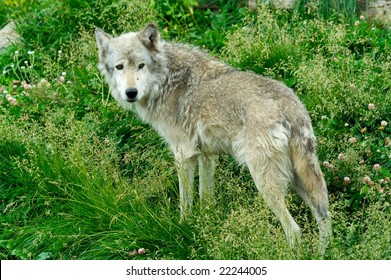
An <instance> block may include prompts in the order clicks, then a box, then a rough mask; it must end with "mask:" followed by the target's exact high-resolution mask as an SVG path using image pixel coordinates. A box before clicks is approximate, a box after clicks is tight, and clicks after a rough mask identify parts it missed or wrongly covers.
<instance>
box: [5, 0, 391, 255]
mask: <svg viewBox="0 0 391 280" xmlns="http://www.w3.org/2000/svg"><path fill="white" fill-rule="evenodd" d="M136 2H137V3H138V2H139V1H130V2H129V6H126V7H123V6H122V5H124V3H125V2H124V1H103V0H102V1H93V2H91V3H90V2H89V3H84V2H83V1H81V2H78V3H76V2H75V3H73V2H72V1H65V2H61V5H60V4H59V5H58V6H57V5H56V4H53V3H52V2H50V1H38V2H36V3H35V5H36V6H34V7H32V6H31V7H25V8H26V9H29V10H30V12H31V14H28V15H29V17H30V19H31V22H36V20H38V19H39V20H40V21H44V23H45V24H46V25H45V26H44V28H43V29H42V30H43V31H42V32H44V31H45V30H51V32H52V33H53V34H54V32H53V31H54V30H56V28H57V29H58V32H56V33H55V36H56V37H54V35H53V36H52V37H48V38H46V39H48V40H46V39H45V36H44V33H42V34H40V35H39V36H38V35H37V38H34V36H32V35H31V34H30V33H29V32H31V28H32V27H31V26H30V25H29V24H28V21H27V18H22V19H20V21H19V23H18V24H19V25H18V26H19V28H20V31H21V33H23V34H24V35H23V36H24V40H23V44H22V45H18V46H12V47H10V48H9V49H7V50H5V51H4V52H3V53H1V54H0V61H1V62H2V65H4V66H3V69H2V71H3V73H2V74H3V75H1V76H0V201H1V204H0V212H1V214H0V223H1V227H0V258H1V259H318V258H322V257H321V256H319V255H318V252H317V248H318V234H317V228H316V223H315V221H314V219H313V217H312V216H311V212H310V211H309V209H308V208H307V207H306V205H305V204H304V203H303V202H302V201H301V200H300V198H299V197H298V196H297V195H296V194H294V193H291V192H290V193H289V195H288V197H287V203H288V205H289V208H290V210H291V212H292V214H293V216H294V217H295V219H296V220H297V221H298V224H299V225H300V227H301V228H302V229H303V244H302V248H301V250H291V249H290V248H289V247H288V246H287V244H286V241H285V237H284V234H283V230H282V228H281V225H280V223H279V222H278V221H277V219H276V218H275V217H274V215H273V214H272V213H271V212H270V211H269V210H268V209H267V208H266V207H265V205H264V203H263V201H262V199H261V198H260V196H259V194H258V193H257V191H256V189H255V187H254V186H253V182H252V180H251V176H250V175H249V173H248V171H247V169H246V168H245V167H241V166H237V165H236V163H235V162H234V161H233V159H232V158H230V157H228V156H225V157H222V158H221V160H220V162H219V164H218V167H217V176H216V201H215V203H214V204H211V205H210V206H209V209H207V210H205V211H201V210H200V209H199V208H198V206H197V205H198V204H197V203H198V202H196V206H195V209H194V213H193V215H192V216H191V217H189V218H188V219H187V220H186V221H185V222H184V223H179V209H178V181H177V176H176V170H175V165H174V163H173V157H172V155H171V153H170V151H169V149H168V147H167V146H166V145H165V144H164V142H163V141H162V140H161V139H160V137H159V136H158V135H157V134H156V133H155V132H153V131H152V130H151V129H150V128H149V127H148V126H147V125H145V124H142V123H141V122H140V121H139V120H138V119H137V118H136V117H135V116H134V115H133V113H131V112H124V111H122V110H121V109H120V108H118V106H117V105H116V104H115V102H114V101H113V100H112V99H111V98H110V95H109V93H108V89H107V87H106V85H105V83H104V81H103V79H102V78H101V76H100V74H99V73H98V71H97V69H96V63H97V53H96V52H97V51H96V46H95V39H94V36H93V28H94V27H93V25H94V24H97V23H101V24H102V26H101V27H103V28H105V29H107V31H111V29H114V30H115V31H116V32H118V33H120V32H123V31H125V28H126V29H129V30H135V29H137V28H138V27H139V26H140V25H142V24H143V23H145V22H148V21H150V20H153V19H156V20H157V21H159V19H161V18H162V17H164V15H160V16H158V17H156V11H154V10H151V7H152V6H150V4H151V3H152V2H151V3H149V2H148V3H147V4H145V5H141V6H138V9H137V10H133V12H132V13H128V14H126V15H125V14H123V13H121V12H120V11H122V9H123V8H130V7H133V6H132V5H136ZM143 3H144V2H143ZM145 3H146V2H145ZM45 5H46V6H45ZM75 5H76V6H75ZM151 5H152V4H151ZM39 7H46V8H45V9H41V10H39V9H38V8H39ZM49 7H50V9H51V10H50V9H49V10H48V8H49ZM102 9H103V10H105V11H107V9H109V10H110V11H111V13H110V14H103V13H102V11H103V10H102ZM317 9H318V8H316V9H315V8H314V9H312V10H311V13H312V14H311V15H309V14H308V13H307V14H302V13H299V12H296V13H292V14H288V13H286V12H279V11H275V10H272V9H269V8H267V7H260V8H259V9H258V11H257V13H256V14H250V13H246V15H247V16H246V17H244V18H242V19H241V20H240V21H238V22H237V24H236V25H235V26H233V27H232V28H228V26H225V27H224V29H225V28H226V30H227V32H226V33H225V34H223V35H222V36H221V37H218V38H217V39H218V40H217V41H218V42H217V45H218V46H217V47H216V48H214V47H213V46H211V49H212V50H215V51H216V50H217V49H222V50H223V52H222V53H220V56H221V58H222V59H223V60H225V61H227V62H228V63H230V64H233V65H234V66H236V67H238V68H241V69H243V70H251V71H255V72H257V73H260V74H263V75H268V76H271V77H274V78H276V79H279V80H282V81H284V82H285V83H287V84H288V85H289V86H291V87H293V88H294V89H295V90H296V92H297V93H298V95H299V97H300V98H301V99H302V100H303V101H304V102H305V104H306V106H307V108H308V110H309V111H310V114H311V117H312V120H313V125H314V128H315V130H316V135H317V137H318V151H319V158H320V160H321V161H322V162H323V165H324V166H323V171H324V173H325V176H326V180H327V184H328V187H329V190H330V201H331V212H332V215H333V235H334V237H333V240H332V242H331V244H330V247H329V249H328V251H327V253H326V255H325V256H324V258H326V259H390V256H391V248H390V244H391V242H390V241H391V240H390V239H391V237H390V228H391V224H390V223H391V211H390V202H391V201H390V191H391V189H390V186H391V183H390V179H389V178H390V177H391V174H390V170H391V158H390V155H391V146H390V140H389V138H390V135H391V130H390V125H391V119H390V115H389V112H390V111H391V108H390V104H391V100H390V98H391V97H390V88H391V85H390V81H389V79H388V75H387V73H389V72H390V70H391V69H390V61H391V60H390V56H389V54H390V36H389V35H390V33H389V32H388V31H386V30H383V29H380V28H379V27H378V26H376V25H372V24H371V23H369V22H367V21H366V20H365V19H361V20H359V19H357V21H358V24H356V25H355V24H354V23H352V22H351V21H350V20H346V19H345V18H344V17H339V18H338V19H335V18H334V19H323V18H322V17H321V16H320V14H321V12H320V11H319V10H317ZM38 10H39V12H38ZM60 10H64V13H62V14H61V16H58V17H55V18H53V15H55V14H56V15H59V14H60ZM307 11H308V10H307ZM40 13H41V14H40ZM210 13H213V11H210ZM142 15H147V16H146V17H142ZM243 15H244V14H243V10H242V11H240V12H238V14H235V15H230V16H229V18H230V19H232V18H237V17H239V16H240V17H243ZM216 16H219V15H216ZM220 16H224V13H222V14H220ZM113 18H115V19H116V20H112V19H113ZM70 19H78V20H79V21H75V20H72V21H71V20H70ZM83 19H85V21H83ZM194 19H197V18H196V17H195V18H194ZM117 20H118V21H117ZM220 20H221V22H224V20H223V19H220ZM68 21H69V22H68ZM58 22H61V25H60V26H57V23H58ZM120 22H121V25H120V26H117V25H116V24H119V23H120ZM202 22H203V21H202V20H201V21H200V22H199V24H200V25H201V26H202ZM161 24H162V25H165V24H163V23H161ZM176 24H178V23H176ZM56 26H57V27H56ZM178 28H183V29H185V26H182V25H180V24H178ZM205 28H207V27H205ZM228 29H229V30H228ZM64 30H68V31H71V33H72V34H73V35H72V36H71V37H70V36H69V34H68V33H66V32H65V31H64ZM194 30H195V29H193V31H194ZM68 31H67V32H68ZM38 32H40V31H38ZM45 32H46V31H45ZM194 32H195V31H194ZM213 32H215V30H214V31H213ZM213 32H212V34H213ZM65 33H66V34H65ZM164 34H165V36H172V37H177V35H176V34H177V33H175V32H174V33H172V34H170V32H168V33H164ZM197 36H199V35H197ZM199 39H200V38H198V39H196V40H195V41H197V40H199ZM35 40H36V41H35ZM212 41H213V40H211V41H208V42H209V43H210V42H212ZM199 42H200V44H204V43H202V40H201V39H200V40H199ZM222 44H223V45H222ZM16 50H17V52H15V51H16ZM59 51H60V52H59ZM22 67H24V68H22ZM369 105H370V106H369ZM387 139H388V140H387ZM195 192H196V191H195ZM140 248H143V249H145V250H144V251H145V253H144V252H143V250H140V252H141V254H139V253H138V249H140Z"/></svg>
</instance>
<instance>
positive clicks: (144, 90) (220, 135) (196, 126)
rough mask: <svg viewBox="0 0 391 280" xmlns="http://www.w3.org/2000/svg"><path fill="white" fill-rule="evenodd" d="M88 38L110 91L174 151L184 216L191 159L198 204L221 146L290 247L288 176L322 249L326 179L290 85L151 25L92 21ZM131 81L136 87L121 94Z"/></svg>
mask: <svg viewBox="0 0 391 280" xmlns="http://www.w3.org/2000/svg"><path fill="white" fill-rule="evenodd" d="M96 39H97V44H98V48H99V60H100V62H99V65H98V67H99V69H100V71H101V72H102V74H103V75H104V76H105V78H106V82H107V83H108V84H109V86H110V89H111V93H112V95H113V97H114V98H115V99H116V100H117V101H118V102H119V103H120V104H121V105H122V106H123V107H125V108H126V109H134V110H135V111H136V112H137V113H138V115H139V116H140V118H141V119H142V120H143V121H145V122H148V123H150V124H151V125H152V127H154V128H155V129H156V130H157V131H158V132H159V134H160V135H161V136H162V137H163V138H164V139H165V140H166V141H167V142H168V144H169V145H170V147H171V149H172V151H173V153H174V156H175V159H176V162H177V168H178V175H179V189H180V201H181V202H180V208H181V217H182V219H183V218H185V217H186V215H189V214H190V209H191V207H192V204H193V190H192V184H193V180H194V172H195V169H196V165H197V163H198V164H199V169H200V172H199V173H200V184H199V186H200V191H199V192H200V196H201V198H200V199H201V203H204V202H205V201H207V200H210V199H211V198H212V197H213V173H214V167H215V162H216V159H217V156H218V155H219V154H221V153H229V154H231V155H232V156H234V157H235V159H236V160H237V161H238V162H239V163H240V164H246V165H247V166H248V168H249V170H250V173H251V175H252V177H253V179H254V182H255V185H256V187H257V188H258V190H259V191H260V193H261V194H262V196H263V198H264V200H265V202H266V204H267V205H268V206H269V207H270V209H271V210H272V211H273V212H274V214H275V215H276V216H277V217H278V218H279V220H280V221H281V224H282V226H283V229H284V231H285V235H286V237H287V240H288V242H289V244H290V245H291V246H294V245H295V244H296V243H298V241H299V239H300V229H299V227H298V225H297V224H296V222H295V221H294V220H293V218H292V216H291V214H290V213H289V211H288V209H287V207H286V204H285V199H284V197H285V193H286V187H287V185H288V183H290V182H291V183H292V185H293V187H294V189H295V190H296V191H297V192H298V193H299V195H300V196H301V197H302V198H303V200H304V201H305V202H306V203H307V204H308V206H309V207H310V208H311V210H312V211H313V213H314V215H315V218H316V221H317V223H318V227H319V233H320V241H321V242H320V244H321V245H320V246H321V248H320V250H321V252H322V253H324V251H325V249H326V247H327V244H328V242H329V239H330V236H331V220H330V214H329V211H328V208H329V201H328V194H327V188H326V183H325V181H324V178H323V174H322V172H321V169H320V166H319V162H318V158H317V156H316V154H315V137H314V133H313V130H312V125H311V120H310V117H309V115H308V112H307V110H306V109H305V107H304V106H303V105H302V103H301V102H300V101H299V99H298V98H297V96H296V95H295V94H294V93H293V91H292V90H291V89H289V88H288V87H286V86H285V85H283V84H282V83H280V82H277V81H275V80H272V79H269V78H266V77H262V76H259V75H256V74H254V73H251V72H241V71H238V70H236V69H234V68H232V67H231V66H228V65H226V64H224V63H222V62H220V61H218V60H215V59H213V58H211V57H210V56H209V55H207V54H206V53H205V52H203V51H201V50H199V49H197V48H194V47H189V46H186V45H182V44H174V43H169V42H165V41H163V40H161V39H160V35H159V31H158V28H157V27H156V26H155V25H153V24H150V25H148V26H146V27H145V28H144V29H143V30H141V31H140V32H139V33H134V32H131V33H127V34H124V35H122V36H120V37H116V38H113V37H112V36H111V35H108V34H106V33H104V32H103V31H102V30H100V29H96ZM121 68H122V69H121ZM129 89H131V91H132V92H133V95H134V93H135V92H137V95H136V96H133V95H132V96H130V97H129V94H128V93H126V92H129ZM127 90H128V91H127Z"/></svg>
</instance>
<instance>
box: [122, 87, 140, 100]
mask: <svg viewBox="0 0 391 280" xmlns="http://www.w3.org/2000/svg"><path fill="white" fill-rule="evenodd" d="M137 92H138V91H137V88H128V89H126V90H125V94H126V96H127V97H129V98H130V99H134V98H136V96H137Z"/></svg>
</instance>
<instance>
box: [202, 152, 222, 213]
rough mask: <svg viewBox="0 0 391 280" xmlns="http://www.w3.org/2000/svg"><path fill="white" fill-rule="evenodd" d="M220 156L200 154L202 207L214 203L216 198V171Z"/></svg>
mask: <svg viewBox="0 0 391 280" xmlns="http://www.w3.org/2000/svg"><path fill="white" fill-rule="evenodd" d="M217 159H218V156H216V155H208V154H202V155H199V156H198V163H199V165H198V166H199V177H200V186H199V192H200V203H201V207H206V206H207V205H208V204H209V203H213V198H214V179H213V177H214V171H215V168H216V161H217Z"/></svg>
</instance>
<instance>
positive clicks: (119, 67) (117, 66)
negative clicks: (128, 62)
mask: <svg viewBox="0 0 391 280" xmlns="http://www.w3.org/2000/svg"><path fill="white" fill-rule="evenodd" d="M115 68H117V69H118V70H122V69H124V65H123V64H118V65H116V66H115Z"/></svg>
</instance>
